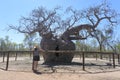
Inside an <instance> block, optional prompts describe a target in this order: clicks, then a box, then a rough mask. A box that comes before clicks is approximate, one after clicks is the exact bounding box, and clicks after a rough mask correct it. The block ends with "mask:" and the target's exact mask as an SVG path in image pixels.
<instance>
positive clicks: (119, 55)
mask: <svg viewBox="0 0 120 80" xmlns="http://www.w3.org/2000/svg"><path fill="white" fill-rule="evenodd" d="M117 56H118V64H120V54H118V55H117Z"/></svg>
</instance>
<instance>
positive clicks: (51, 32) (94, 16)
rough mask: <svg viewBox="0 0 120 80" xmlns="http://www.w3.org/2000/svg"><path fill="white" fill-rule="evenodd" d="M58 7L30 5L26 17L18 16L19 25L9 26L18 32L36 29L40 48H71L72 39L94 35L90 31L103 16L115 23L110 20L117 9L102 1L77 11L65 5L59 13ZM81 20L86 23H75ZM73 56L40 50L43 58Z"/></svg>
mask: <svg viewBox="0 0 120 80" xmlns="http://www.w3.org/2000/svg"><path fill="white" fill-rule="evenodd" d="M59 10H60V9H59V8H54V9H53V10H47V9H45V8H43V7H39V8H38V9H34V10H33V11H32V13H31V14H30V16H29V17H22V18H21V19H20V21H19V26H13V25H10V26H9V27H10V29H14V30H17V31H19V32H21V33H28V34H33V33H35V32H38V33H39V35H40V36H41V37H42V40H41V43H40V45H41V48H42V49H44V50H75V44H74V43H73V42H72V40H84V39H87V38H88V37H89V36H94V37H95V35H94V32H95V31H96V28H97V27H98V26H99V24H100V23H101V22H102V21H103V20H108V22H109V24H111V25H114V24H116V23H117V21H116V20H114V19H115V17H116V16H117V13H116V12H115V11H114V10H111V9H110V7H109V6H108V5H107V4H105V3H102V4H100V5H98V6H94V7H90V8H88V9H86V10H81V11H79V10H75V9H72V8H71V7H69V8H67V9H66V12H65V13H67V15H65V14H64V15H63V14H59ZM66 16H69V17H67V18H66ZM65 18H66V19H65ZM81 20H85V21H86V23H84V24H82V23H79V25H77V24H78V22H80V21H81ZM68 46H69V47H68ZM73 56H74V53H70V54H59V53H54V54H46V53H44V54H43V57H44V60H45V62H71V61H72V58H73Z"/></svg>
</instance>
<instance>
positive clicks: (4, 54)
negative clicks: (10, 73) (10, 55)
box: [2, 52, 5, 62]
mask: <svg viewBox="0 0 120 80" xmlns="http://www.w3.org/2000/svg"><path fill="white" fill-rule="evenodd" d="M2 54H3V62H5V52H3V53H2Z"/></svg>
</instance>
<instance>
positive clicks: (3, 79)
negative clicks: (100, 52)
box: [0, 70, 120, 80]
mask: <svg viewBox="0 0 120 80" xmlns="http://www.w3.org/2000/svg"><path fill="white" fill-rule="evenodd" d="M0 80H120V71H115V72H106V73H94V74H91V73H83V74H82V73H79V74H78V73H42V74H35V73H33V72H15V71H4V70H0Z"/></svg>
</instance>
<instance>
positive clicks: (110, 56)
mask: <svg viewBox="0 0 120 80" xmlns="http://www.w3.org/2000/svg"><path fill="white" fill-rule="evenodd" d="M109 61H110V62H111V54H109Z"/></svg>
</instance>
